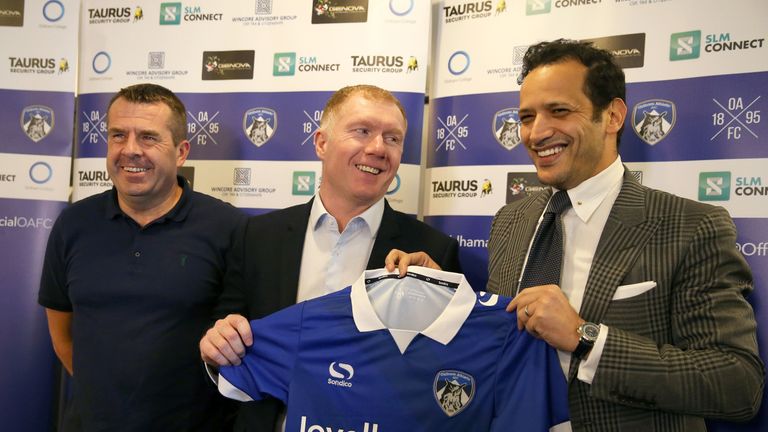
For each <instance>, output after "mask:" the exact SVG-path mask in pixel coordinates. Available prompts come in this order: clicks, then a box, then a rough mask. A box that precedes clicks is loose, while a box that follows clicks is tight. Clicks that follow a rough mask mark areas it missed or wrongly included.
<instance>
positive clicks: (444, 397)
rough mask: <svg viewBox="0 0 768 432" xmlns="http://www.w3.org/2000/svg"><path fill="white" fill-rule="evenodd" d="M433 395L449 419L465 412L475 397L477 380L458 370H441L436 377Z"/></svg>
mask: <svg viewBox="0 0 768 432" xmlns="http://www.w3.org/2000/svg"><path fill="white" fill-rule="evenodd" d="M432 393H433V394H434V396H435V401H437V405H438V406H439V407H440V409H442V410H443V412H444V413H445V414H446V415H447V416H448V417H453V416H455V415H456V414H458V413H460V412H462V411H464V408H466V407H467V406H468V405H469V404H470V403H471V402H472V397H473V396H474V395H475V379H474V378H473V377H472V375H470V374H467V373H464V372H461V371H457V370H441V371H439V372H438V373H437V375H435V382H434V384H432Z"/></svg>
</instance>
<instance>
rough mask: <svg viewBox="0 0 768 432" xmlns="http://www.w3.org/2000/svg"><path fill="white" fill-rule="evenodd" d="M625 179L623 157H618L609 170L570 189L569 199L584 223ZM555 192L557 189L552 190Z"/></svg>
mask: <svg viewBox="0 0 768 432" xmlns="http://www.w3.org/2000/svg"><path fill="white" fill-rule="evenodd" d="M623 177H624V166H623V165H622V163H621V156H619V157H617V158H616V160H615V161H613V163H612V164H610V165H609V166H608V168H606V169H604V170H603V171H601V172H600V173H598V174H597V175H595V176H593V177H590V178H588V179H586V180H584V181H583V182H581V184H579V185H578V186H576V187H574V188H571V189H568V197H569V198H570V199H571V203H572V204H573V210H574V211H575V212H576V215H577V216H578V217H579V219H581V220H582V221H583V222H587V221H589V218H591V217H592V214H594V213H595V210H597V207H598V206H599V205H600V203H602V202H603V200H605V197H607V196H608V194H609V193H610V192H611V191H612V190H613V189H614V187H616V186H617V185H619V184H621V181H622V178H623ZM552 189H553V190H554V191H555V192H557V189H555V188H552Z"/></svg>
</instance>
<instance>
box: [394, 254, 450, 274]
mask: <svg viewBox="0 0 768 432" xmlns="http://www.w3.org/2000/svg"><path fill="white" fill-rule="evenodd" d="M412 265H415V266H421V267H428V268H431V269H435V270H442V269H441V268H440V266H439V265H437V263H436V262H434V261H432V258H430V257H429V255H427V254H426V252H412V253H405V252H403V251H401V250H399V249H392V250H391V251H389V253H388V254H387V257H386V258H385V259H384V267H386V269H387V271H390V272H391V271H394V270H395V267H397V271H398V273H400V277H405V273H406V272H407V271H408V266H412Z"/></svg>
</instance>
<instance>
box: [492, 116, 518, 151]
mask: <svg viewBox="0 0 768 432" xmlns="http://www.w3.org/2000/svg"><path fill="white" fill-rule="evenodd" d="M492 126H493V136H494V137H495V138H496V142H497V143H499V144H501V146H502V147H504V148H505V149H507V150H512V149H513V148H515V147H517V145H518V144H520V143H521V142H522V139H521V138H520V117H519V115H518V109H517V108H504V109H503V110H501V111H499V112H497V113H496V114H495V115H494V116H493V125H492Z"/></svg>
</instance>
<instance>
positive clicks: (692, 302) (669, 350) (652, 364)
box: [590, 207, 764, 420]
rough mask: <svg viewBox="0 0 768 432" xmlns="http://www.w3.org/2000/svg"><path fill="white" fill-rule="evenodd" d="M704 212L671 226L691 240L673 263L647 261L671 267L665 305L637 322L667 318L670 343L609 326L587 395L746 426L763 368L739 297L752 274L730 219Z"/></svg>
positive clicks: (748, 310) (750, 318)
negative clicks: (734, 421) (741, 422)
mask: <svg viewBox="0 0 768 432" xmlns="http://www.w3.org/2000/svg"><path fill="white" fill-rule="evenodd" d="M708 208H709V210H708V211H706V212H705V213H704V214H703V215H702V216H701V217H698V218H696V219H695V221H697V222H693V223H690V224H689V225H690V226H686V223H687V222H685V221H684V222H682V223H681V225H680V226H679V227H677V228H679V229H677V230H676V234H675V236H676V237H689V238H690V241H688V242H687V245H686V247H682V248H680V256H679V257H674V258H672V255H674V254H671V255H670V256H667V257H664V256H656V257H647V259H648V260H653V261H655V262H653V263H652V264H651V263H650V262H646V265H648V266H650V265H654V266H672V267H673V270H672V271H671V274H673V277H672V278H671V280H669V281H667V282H668V283H669V285H670V287H671V288H670V289H671V292H670V295H669V299H668V303H669V304H668V305H664V306H663V308H664V309H665V310H657V311H655V312H651V315H650V316H651V317H652V318H651V319H649V320H648V321H647V322H643V325H644V326H646V327H654V326H656V327H658V328H663V327H664V326H666V324H663V325H662V324H661V323H660V321H657V319H658V320H661V319H662V317H668V318H663V319H668V320H669V327H670V330H669V332H670V337H669V339H670V340H669V341H668V342H663V343H661V342H659V341H657V340H654V339H653V338H650V337H647V336H643V335H641V334H639V333H641V332H642V331H644V329H641V328H631V325H628V326H622V325H614V326H609V327H610V330H609V333H608V338H607V341H606V344H605V348H604V350H603V354H602V357H601V359H600V363H599V365H598V369H597V371H596V374H595V377H594V380H593V382H592V385H591V388H590V394H591V396H592V397H595V398H597V399H602V400H605V401H610V402H613V403H617V404H622V405H625V406H630V407H635V408H642V409H654V410H662V411H671V412H676V413H685V414H688V415H695V416H701V417H706V418H720V419H727V420H747V419H749V418H751V417H753V416H754V415H755V414H756V413H757V410H758V409H759V406H760V401H761V398H762V391H763V380H764V366H763V363H762V361H761V360H760V358H759V355H758V350H757V341H756V322H755V316H754V313H753V310H752V307H751V306H750V304H749V303H748V302H747V300H746V298H745V296H746V295H747V294H748V293H749V292H751V290H752V274H751V271H750V269H749V266H748V265H747V263H746V260H745V259H744V257H743V256H742V255H741V253H740V252H739V251H738V249H737V248H736V227H735V226H734V224H733V221H732V220H731V218H730V216H729V215H728V213H727V212H726V211H725V210H724V209H723V208H721V207H708ZM671 217H673V216H670V218H671ZM679 217H680V218H681V219H685V216H679ZM653 241H656V242H664V241H672V240H669V239H661V238H658V239H655V240H653ZM656 253H658V255H661V252H658V251H657V252H656ZM664 261H667V262H664ZM658 309H661V308H658ZM638 313H647V312H645V311H642V309H638ZM653 314H656V315H653ZM653 317H656V318H653ZM632 319H633V320H635V321H637V318H636V317H633V318H632Z"/></svg>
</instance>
